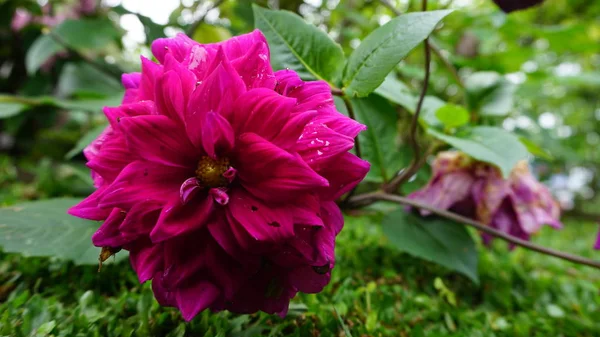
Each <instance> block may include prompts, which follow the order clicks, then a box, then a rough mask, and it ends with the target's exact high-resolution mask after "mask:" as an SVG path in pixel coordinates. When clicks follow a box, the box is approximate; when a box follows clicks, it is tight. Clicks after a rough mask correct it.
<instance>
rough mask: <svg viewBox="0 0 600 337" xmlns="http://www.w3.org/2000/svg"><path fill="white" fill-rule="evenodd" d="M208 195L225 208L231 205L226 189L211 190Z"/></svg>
mask: <svg viewBox="0 0 600 337" xmlns="http://www.w3.org/2000/svg"><path fill="white" fill-rule="evenodd" d="M208 194H210V196H211V197H213V199H215V201H216V202H217V203H218V204H220V205H223V206H225V205H227V204H228V203H229V195H227V191H226V190H225V188H211V189H210V190H209V191H208Z"/></svg>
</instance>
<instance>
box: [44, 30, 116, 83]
mask: <svg viewBox="0 0 600 337" xmlns="http://www.w3.org/2000/svg"><path fill="white" fill-rule="evenodd" d="M48 36H50V38H51V39H52V40H54V42H56V43H58V44H59V45H61V46H62V47H63V48H65V49H66V50H67V51H68V52H69V53H71V54H73V55H75V56H76V57H77V58H78V59H80V60H82V61H83V62H85V63H87V64H89V65H90V66H92V67H94V68H96V69H98V70H99V71H101V72H103V73H105V74H107V75H109V76H111V77H113V78H115V79H117V81H119V82H121V74H122V72H121V71H115V70H113V69H112V68H110V67H108V66H106V65H104V64H102V63H99V62H96V61H95V60H94V59H92V58H91V57H89V56H87V55H85V54H83V53H80V52H79V51H78V50H76V49H75V48H73V47H71V46H70V45H69V44H68V43H67V42H66V41H65V40H63V39H62V38H61V37H60V36H58V35H56V34H54V33H53V32H49V33H48Z"/></svg>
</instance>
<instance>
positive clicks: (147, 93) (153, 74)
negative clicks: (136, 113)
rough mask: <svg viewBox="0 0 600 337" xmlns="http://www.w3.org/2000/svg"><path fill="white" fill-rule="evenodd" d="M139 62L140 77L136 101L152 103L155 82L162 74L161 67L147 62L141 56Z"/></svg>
mask: <svg viewBox="0 0 600 337" xmlns="http://www.w3.org/2000/svg"><path fill="white" fill-rule="evenodd" d="M141 60H142V77H141V80H140V87H139V91H138V99H139V100H150V101H154V86H155V84H156V80H157V79H158V78H159V77H160V75H161V74H162V72H163V70H162V66H161V65H160V64H156V63H154V62H152V61H150V60H148V59H147V58H145V57H143V56H142V57H141Z"/></svg>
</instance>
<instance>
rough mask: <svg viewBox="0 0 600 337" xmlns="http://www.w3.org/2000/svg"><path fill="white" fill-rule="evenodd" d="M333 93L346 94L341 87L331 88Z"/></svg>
mask: <svg viewBox="0 0 600 337" xmlns="http://www.w3.org/2000/svg"><path fill="white" fill-rule="evenodd" d="M331 94H332V95H333V96H344V92H343V91H342V89H339V88H331Z"/></svg>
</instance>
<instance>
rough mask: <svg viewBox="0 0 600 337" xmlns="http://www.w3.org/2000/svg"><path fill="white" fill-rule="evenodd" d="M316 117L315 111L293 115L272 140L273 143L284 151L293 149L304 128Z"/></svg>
mask: <svg viewBox="0 0 600 337" xmlns="http://www.w3.org/2000/svg"><path fill="white" fill-rule="evenodd" d="M316 115H317V112H316V111H314V110H311V111H305V112H298V113H295V114H293V115H292V116H291V117H290V119H289V120H288V121H287V123H286V124H285V125H284V126H283V128H282V129H281V131H280V132H279V134H278V135H277V136H276V137H275V138H273V140H271V143H273V144H276V145H277V146H279V147H280V148H282V149H286V150H287V149H293V148H294V146H296V142H297V141H298V139H299V138H300V136H301V135H302V132H304V127H305V126H306V125H307V124H308V123H309V122H311V121H312V120H314V119H315V116H316Z"/></svg>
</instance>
